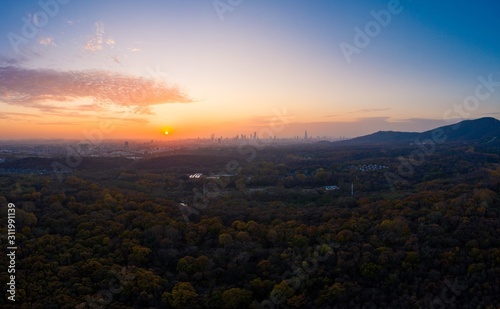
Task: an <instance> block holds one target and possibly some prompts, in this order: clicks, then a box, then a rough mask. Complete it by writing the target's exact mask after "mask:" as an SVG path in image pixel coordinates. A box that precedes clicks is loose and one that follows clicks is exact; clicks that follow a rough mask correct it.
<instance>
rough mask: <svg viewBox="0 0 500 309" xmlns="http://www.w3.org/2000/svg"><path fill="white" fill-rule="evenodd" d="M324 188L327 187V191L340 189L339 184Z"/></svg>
mask: <svg viewBox="0 0 500 309" xmlns="http://www.w3.org/2000/svg"><path fill="white" fill-rule="evenodd" d="M323 189H325V190H326V191H333V190H338V189H339V187H337V186H324V187H323Z"/></svg>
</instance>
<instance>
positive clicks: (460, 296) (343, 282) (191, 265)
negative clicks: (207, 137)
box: [0, 143, 500, 309]
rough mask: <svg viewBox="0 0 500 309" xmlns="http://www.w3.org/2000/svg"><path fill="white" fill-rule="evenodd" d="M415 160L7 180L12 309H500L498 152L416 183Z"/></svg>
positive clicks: (460, 151) (179, 159)
mask: <svg viewBox="0 0 500 309" xmlns="http://www.w3.org/2000/svg"><path fill="white" fill-rule="evenodd" d="M415 149H416V148H415V146H408V145H407V146H378V147H356V148H354V147H339V146H335V144H330V143H315V144H311V145H301V146H272V145H270V146H266V147H261V148H251V147H247V148H240V149H238V148H237V147H233V148H230V147H219V148H216V147H207V148H206V149H202V150H197V151H194V150H181V151H177V152H175V153H170V154H165V155H162V156H158V157H152V158H148V159H144V160H140V161H133V160H126V159H120V160H116V159H102V158H101V159H98V158H83V161H82V163H81V164H80V165H79V166H78V167H77V168H75V169H74V170H73V171H72V172H71V173H68V174H61V175H16V174H12V173H11V174H3V175H0V190H1V191H0V205H1V209H0V213H1V214H2V215H1V217H2V218H3V219H2V220H1V222H0V226H1V229H2V233H1V235H2V244H3V246H4V247H5V241H6V238H5V237H4V235H6V230H7V228H6V223H7V221H6V214H7V210H6V208H7V203H14V204H15V205H16V227H17V242H18V246H19V249H18V250H17V271H16V278H17V279H16V280H17V301H16V306H15V307H20V308H227V309H231V308H499V307H500V158H499V154H500V150H499V148H498V145H497V146H494V145H491V146H488V145H482V146H481V145H472V146H471V145H461V144H456V145H440V146H437V147H436V149H435V150H434V151H433V152H432V153H428V154H426V156H425V157H424V158H423V160H421V161H420V162H418V164H413V165H412V166H411V167H412V168H411V169H410V170H405V169H404V168H402V166H404V162H407V161H408V158H410V156H411V154H412V152H414V151H415ZM30 160H31V161H30ZM61 160H63V159H61ZM30 162H31V163H30ZM50 162H52V161H50ZM7 163H8V162H7ZM18 164H24V165H26V166H28V165H30V164H32V165H33V164H34V165H43V164H46V162H45V163H44V162H41V161H37V160H35V159H29V158H28V159H23V160H22V161H19V162H18ZM365 165H377V166H383V168H380V169H373V170H362V169H360V168H357V167H362V166H365ZM406 167H408V165H406ZM41 168H44V167H43V166H42V167H41ZM193 173H204V174H205V175H213V174H222V173H226V174H231V175H232V176H231V177H223V178H221V179H215V180H210V179H203V178H202V179H191V178H189V175H190V174H193ZM56 176H59V177H56ZM351 183H352V184H353V187H354V195H351ZM328 185H335V186H338V187H339V189H338V190H331V191H326V190H324V189H322V187H323V186H328ZM181 203H182V204H181ZM7 264H8V260H7V257H6V255H5V254H2V255H0V265H7ZM3 268H5V269H6V266H5V267H3ZM0 282H2V283H6V282H8V274H7V272H6V271H4V270H2V271H1V272H0ZM4 291H5V288H4ZM1 302H2V303H1V304H0V305H1V307H2V308H10V307H9V306H11V307H14V306H12V305H11V304H10V303H8V302H7V300H6V299H5V297H4V298H2V301H1Z"/></svg>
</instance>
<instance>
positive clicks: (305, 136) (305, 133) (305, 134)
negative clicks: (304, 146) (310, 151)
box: [304, 130, 307, 139]
mask: <svg viewBox="0 0 500 309" xmlns="http://www.w3.org/2000/svg"><path fill="white" fill-rule="evenodd" d="M304 139H307V130H306V131H305V132H304Z"/></svg>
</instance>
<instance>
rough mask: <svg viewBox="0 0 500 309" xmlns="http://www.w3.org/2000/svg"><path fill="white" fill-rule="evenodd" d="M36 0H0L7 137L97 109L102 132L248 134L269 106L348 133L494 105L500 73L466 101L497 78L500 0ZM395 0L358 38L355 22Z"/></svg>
mask: <svg viewBox="0 0 500 309" xmlns="http://www.w3.org/2000/svg"><path fill="white" fill-rule="evenodd" d="M41 2H42V3H45V4H47V5H49V4H50V5H49V7H50V8H51V9H52V12H53V13H54V14H52V15H53V16H49V18H48V20H47V21H44V20H43V18H42V17H43V14H38V15H37V12H43V8H42V7H41V6H40V4H39V3H38V1H19V2H13V1H3V2H1V3H0V111H2V116H1V117H2V120H3V121H2V124H1V126H2V127H0V129H2V130H0V131H2V132H4V133H1V134H0V138H49V137H65V138H79V137H81V136H82V132H83V131H85V130H92V129H93V128H96V127H98V126H99V123H100V122H102V121H103V119H112V120H113V121H115V123H116V129H115V130H114V131H113V132H111V133H109V136H108V137H109V138H115V137H126V136H131V135H132V136H134V137H137V138H150V137H153V136H155V135H156V134H159V133H161V132H162V131H164V130H166V129H168V130H170V131H171V132H175V134H173V135H172V136H171V138H175V137H178V138H183V137H190V136H209V135H210V134H211V133H215V134H216V135H218V136H219V135H224V136H230V135H234V134H239V133H245V134H250V133H251V132H254V131H259V130H260V129H263V128H266V127H269V126H270V125H271V120H272V119H273V115H274V114H275V113H276V110H279V111H283V110H286V112H287V115H288V116H287V117H288V118H287V121H286V125H285V126H284V128H283V129H282V130H279V132H275V133H276V135H278V136H293V135H302V134H303V131H304V129H307V128H308V127H309V128H310V129H309V131H310V135H313V136H314V135H320V136H325V135H326V136H357V135H361V134H367V133H371V132H373V131H378V130H391V129H392V130H405V131H406V130H407V131H423V130H426V129H431V128H432V127H433V126H438V125H441V124H445V123H447V121H459V120H461V119H464V118H479V117H484V116H492V117H495V118H498V115H499V112H500V108H499V103H500V102H499V98H500V95H499V94H500V87H497V86H494V87H493V88H491V87H489V88H488V87H484V86H483V88H484V89H486V88H488V89H489V90H488V89H487V92H486V93H483V92H482V91H483V90H484V89H480V92H479V93H480V94H483V95H482V99H481V100H478V104H476V105H475V106H472V107H470V105H469V108H468V109H465V110H464V104H467V103H464V101H466V100H467V98H469V96H475V91H476V89H477V87H478V86H479V85H481V82H480V81H479V79H478V78H479V77H483V78H484V79H486V80H488V79H489V80H490V81H492V82H493V84H494V83H495V82H496V81H498V82H500V37H499V36H500V35H499V33H500V21H499V20H500V18H498V16H500V4H499V3H497V2H495V1H480V2H476V3H472V2H470V1H438V2H430V1H425V2H424V1H416V0H413V1H409V0H401V1H400V2H398V1H367V0H365V1H350V2H348V1H314V2H313V1H305V0H303V1H297V0H296V1H284V0H282V1H264V0H256V1H250V0H242V1H239V2H238V1H236V0H233V1H227V0H223V1H222V0H221V1H201V0H199V1H178V0H175V1H174V0H162V1H160V0H146V1H132V0H126V1H118V0H108V1H97V0H90V1H79V0H70V1H67V0H64V1H62V0H60V2H57V1H56V0H42V1H41ZM65 2H67V3H65ZM63 3H64V4H63ZM231 3H232V4H231ZM56 6H57V7H58V9H57V12H56V11H54V8H55V7H56ZM391 6H394V7H397V8H398V12H399V13H397V14H395V13H394V14H390V22H389V23H388V24H387V25H386V26H379V31H377V32H376V35H374V36H373V37H370V42H369V44H368V46H366V47H362V48H358V47H356V44H355V36H356V31H355V28H359V29H361V31H363V33H365V32H366V26H367V25H369V24H370V23H371V25H373V22H374V17H373V16H372V13H371V12H372V11H374V12H381V11H382V10H387V11H389V7H391ZM217 7H218V8H219V10H223V11H219V12H218V11H217ZM221 8H222V9H221ZM221 12H223V13H221ZM46 16H47V15H46ZM23 20H24V21H23ZM25 21H28V23H30V24H37V25H38V27H35V29H36V34H35V35H33V36H30V37H29V38H27V37H26V36H25V35H24V34H23V25H24V24H25ZM375 22H376V21H375ZM13 34H15V35H17V36H18V38H19V37H20V38H21V39H22V40H23V41H22V44H20V45H19V52H16V48H13V46H12V44H11V42H10V41H9V36H10V38H11V39H12V35H13ZM343 43H344V44H350V45H351V46H354V47H356V48H358V51H359V53H355V54H352V55H351V57H350V60H351V61H350V62H348V61H347V60H346V57H345V55H344V53H343V51H342V49H341V44H343ZM21 77H22V78H21ZM96 85H99V86H97V87H96ZM490 88H491V89H490ZM486 97H487V98H486ZM469 99H470V98H469ZM470 102H472V101H469V104H470ZM450 110H452V112H451V113H449V112H448V111H450ZM457 110H458V111H461V112H457ZM444 114H446V115H448V117H444V116H443V115H444ZM118 116H119V117H118ZM444 118H454V120H446V119H444ZM7 127H8V128H10V129H9V130H8V132H9V133H5V132H7V130H5V129H6V128H7ZM12 128H16V129H14V130H13V129H12ZM132 131H133V132H132ZM61 132H63V133H61Z"/></svg>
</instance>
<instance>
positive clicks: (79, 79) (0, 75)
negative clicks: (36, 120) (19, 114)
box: [0, 65, 192, 112]
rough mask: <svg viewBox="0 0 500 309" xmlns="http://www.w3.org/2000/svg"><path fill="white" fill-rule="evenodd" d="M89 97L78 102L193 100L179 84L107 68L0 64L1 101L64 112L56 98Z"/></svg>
mask: <svg viewBox="0 0 500 309" xmlns="http://www.w3.org/2000/svg"><path fill="white" fill-rule="evenodd" d="M85 98H91V99H93V101H94V103H95V104H94V105H91V106H89V105H87V106H80V107H79V108H81V109H82V110H95V109H96V108H97V104H101V105H116V106H119V107H131V108H133V109H136V110H138V111H141V110H142V111H147V109H148V107H149V106H151V105H156V104H163V103H187V102H192V101H191V99H189V98H188V97H187V96H186V95H185V94H183V93H182V92H181V91H180V90H179V89H178V87H176V86H170V85H167V84H166V83H164V82H158V81H156V80H152V79H147V78H144V77H137V76H131V75H125V74H119V73H114V72H107V71H98V70H93V71H55V70H49V69H28V68H23V67H19V66H12V65H8V66H4V67H2V66H0V102H4V103H7V104H11V105H18V106H25V107H33V108H37V109H39V110H41V111H44V112H55V111H59V112H61V111H62V112H64V111H67V108H65V107H64V106H61V105H63V104H61V103H59V104H56V103H57V102H65V103H67V102H73V101H75V100H78V99H85Z"/></svg>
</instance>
